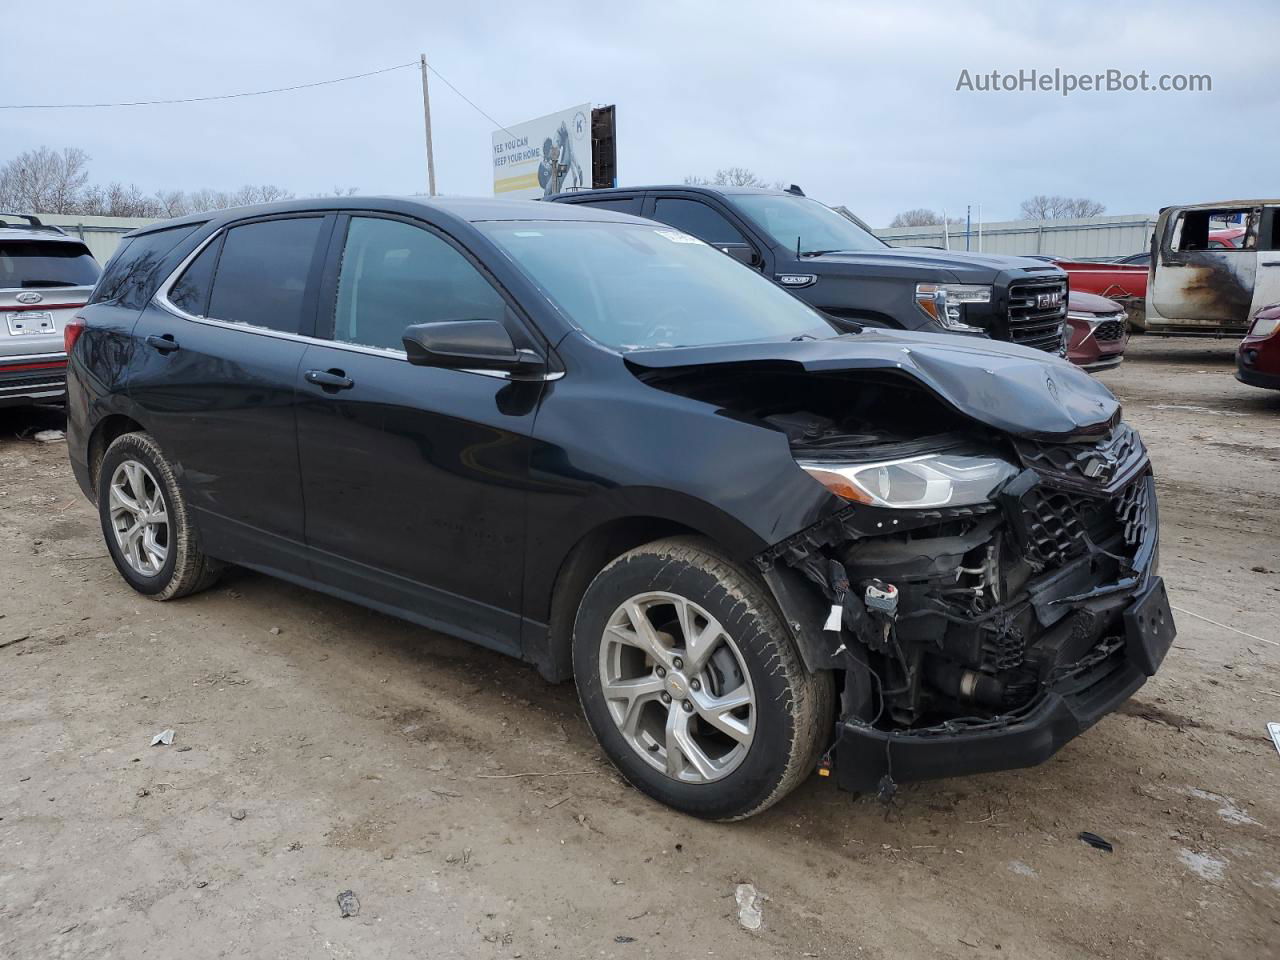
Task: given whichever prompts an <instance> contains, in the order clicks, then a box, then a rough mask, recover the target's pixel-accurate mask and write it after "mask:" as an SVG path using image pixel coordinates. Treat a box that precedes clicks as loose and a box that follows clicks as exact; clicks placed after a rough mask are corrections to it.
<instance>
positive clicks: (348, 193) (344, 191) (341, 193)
mask: <svg viewBox="0 0 1280 960" xmlns="http://www.w3.org/2000/svg"><path fill="white" fill-rule="evenodd" d="M359 189H360V188H359V187H334V188H333V193H332V194H331V196H335V197H354V196H355V195H356V191H357V190H359Z"/></svg>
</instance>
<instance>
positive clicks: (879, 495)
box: [799, 453, 1018, 509]
mask: <svg viewBox="0 0 1280 960" xmlns="http://www.w3.org/2000/svg"><path fill="white" fill-rule="evenodd" d="M799 463H800V466H801V467H802V468H803V469H804V470H805V472H807V473H808V474H809V476H811V477H813V478H814V479H815V480H817V481H818V482H819V483H820V484H822V485H823V486H824V487H826V488H827V489H828V490H830V491H831V492H832V493H834V494H835V495H836V496H838V497H842V498H843V499H845V500H851V501H853V502H855V503H866V504H871V505H873V506H877V507H903V508H907V509H923V508H926V507H964V506H970V505H972V504H975V503H986V502H987V501H988V500H989V499H990V498H991V492H992V491H993V490H994V489H995V488H996V487H997V486H999V485H1000V484H1001V483H1003V482H1004V481H1006V480H1008V479H1009V478H1010V477H1013V476H1016V475H1017V473H1018V468H1017V467H1015V466H1014V465H1013V464H1011V463H1008V462H1007V461H1005V460H1001V459H1000V458H998V457H980V456H967V455H964V454H950V453H931V454H926V455H925V456H922V457H907V458H905V459H902V460H885V461H882V462H880V463H848V464H843V463H823V462H819V461H815V460H801V461H799Z"/></svg>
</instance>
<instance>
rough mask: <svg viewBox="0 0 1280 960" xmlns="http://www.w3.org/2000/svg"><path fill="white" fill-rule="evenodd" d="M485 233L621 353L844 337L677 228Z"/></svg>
mask: <svg viewBox="0 0 1280 960" xmlns="http://www.w3.org/2000/svg"><path fill="white" fill-rule="evenodd" d="M477 226H478V227H480V229H482V230H484V232H485V233H486V234H487V235H488V236H489V237H490V238H491V239H492V240H493V241H494V242H495V243H496V244H497V245H498V246H499V247H501V248H502V249H503V250H504V251H505V252H506V253H507V254H508V255H509V256H510V257H511V259H512V260H513V261H515V263H516V264H517V266H519V267H520V268H521V269H522V270H523V271H524V272H525V273H526V274H527V275H528V276H529V278H530V279H531V280H532V281H533V282H534V283H535V284H536V285H537V286H538V287H539V289H541V290H542V292H543V293H544V294H545V295H546V296H547V297H548V298H549V299H550V300H551V302H552V303H554V304H555V305H556V306H557V307H559V309H560V311H561V312H562V313H564V314H565V316H566V317H568V319H569V320H570V321H571V322H572V323H573V324H574V325H575V326H577V327H578V328H579V329H581V330H582V331H583V332H584V333H586V334H587V335H588V336H589V337H591V338H592V339H593V340H596V341H597V342H599V343H603V344H606V345H608V346H611V347H616V348H619V349H624V350H627V349H642V348H646V347H680V346H697V345H702V344H710V343H732V342H741V341H749V340H790V339H795V338H799V337H817V338H826V337H830V336H833V335H834V334H835V330H833V329H832V327H831V325H830V324H829V323H827V322H826V321H825V320H824V319H823V318H822V316H821V315H820V314H818V313H817V312H816V311H814V310H813V309H812V308H811V307H809V306H807V305H806V304H804V303H803V302H801V301H800V300H799V299H797V298H796V297H793V296H792V295H791V294H789V293H787V292H786V291H785V290H783V289H782V288H781V287H779V286H777V285H775V284H773V283H771V282H770V281H768V280H766V279H765V278H764V277H762V276H761V275H760V274H758V273H756V272H755V271H754V270H751V269H749V268H747V267H744V266H742V265H741V264H739V263H736V262H734V260H733V259H732V258H730V257H726V256H725V255H724V254H723V253H721V252H720V251H719V250H717V249H715V248H714V247H711V246H708V245H707V244H705V243H703V242H702V241H701V240H698V239H695V238H694V237H691V236H689V235H688V234H686V233H681V232H680V231H679V230H675V229H673V228H671V227H660V226H656V225H647V226H646V225H644V224H629V223H591V222H584V223H572V222H568V223H566V222H562V221H519V222H517V221H492V222H488V223H479V224H477Z"/></svg>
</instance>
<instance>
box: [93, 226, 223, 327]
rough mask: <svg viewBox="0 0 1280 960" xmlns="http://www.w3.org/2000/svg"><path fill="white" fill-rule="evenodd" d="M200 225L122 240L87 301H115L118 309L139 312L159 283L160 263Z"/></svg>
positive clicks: (154, 232) (159, 231)
mask: <svg viewBox="0 0 1280 960" xmlns="http://www.w3.org/2000/svg"><path fill="white" fill-rule="evenodd" d="M200 226H201V224H198V223H196V224H188V225H186V226H181V227H170V228H168V229H166V230H156V231H153V232H152V233H144V234H141V235H139V236H136V237H130V238H129V239H127V240H125V241H124V243H123V244H122V245H121V246H120V247H119V248H118V249H117V250H116V252H115V255H114V256H113V257H112V258H111V259H110V260H108V261H107V268H106V270H104V271H103V273H102V278H101V279H100V280H99V281H98V285H97V287H95V288H94V291H93V294H92V295H91V296H90V297H89V302H90V303H110V302H118V303H119V304H120V306H122V307H128V308H131V309H134V310H141V309H142V308H143V307H145V306H146V305H147V301H148V300H150V299H151V296H152V294H154V293H155V287H156V286H157V285H158V284H159V282H160V278H159V277H158V276H156V268H157V267H158V266H159V265H160V262H161V261H162V260H164V258H165V257H166V256H168V255H169V254H170V253H171V252H173V250H174V248H176V247H177V246H178V244H180V243H182V241H183V240H185V239H187V237H189V236H191V234H193V233H195V231H196V230H198V229H199V228H200Z"/></svg>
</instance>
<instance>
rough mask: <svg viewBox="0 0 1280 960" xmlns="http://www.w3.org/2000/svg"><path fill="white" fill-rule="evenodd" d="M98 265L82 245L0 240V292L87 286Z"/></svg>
mask: <svg viewBox="0 0 1280 960" xmlns="http://www.w3.org/2000/svg"><path fill="white" fill-rule="evenodd" d="M99 273H101V270H99V268H98V262H97V261H96V260H94V259H93V256H92V255H91V254H90V253H89V249H88V247H86V246H85V245H84V244H82V243H67V242H65V241H59V240H0V289H11V290H12V289H23V290H37V289H41V288H47V287H91V286H93V285H94V284H95V283H97V282H98V274H99Z"/></svg>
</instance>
